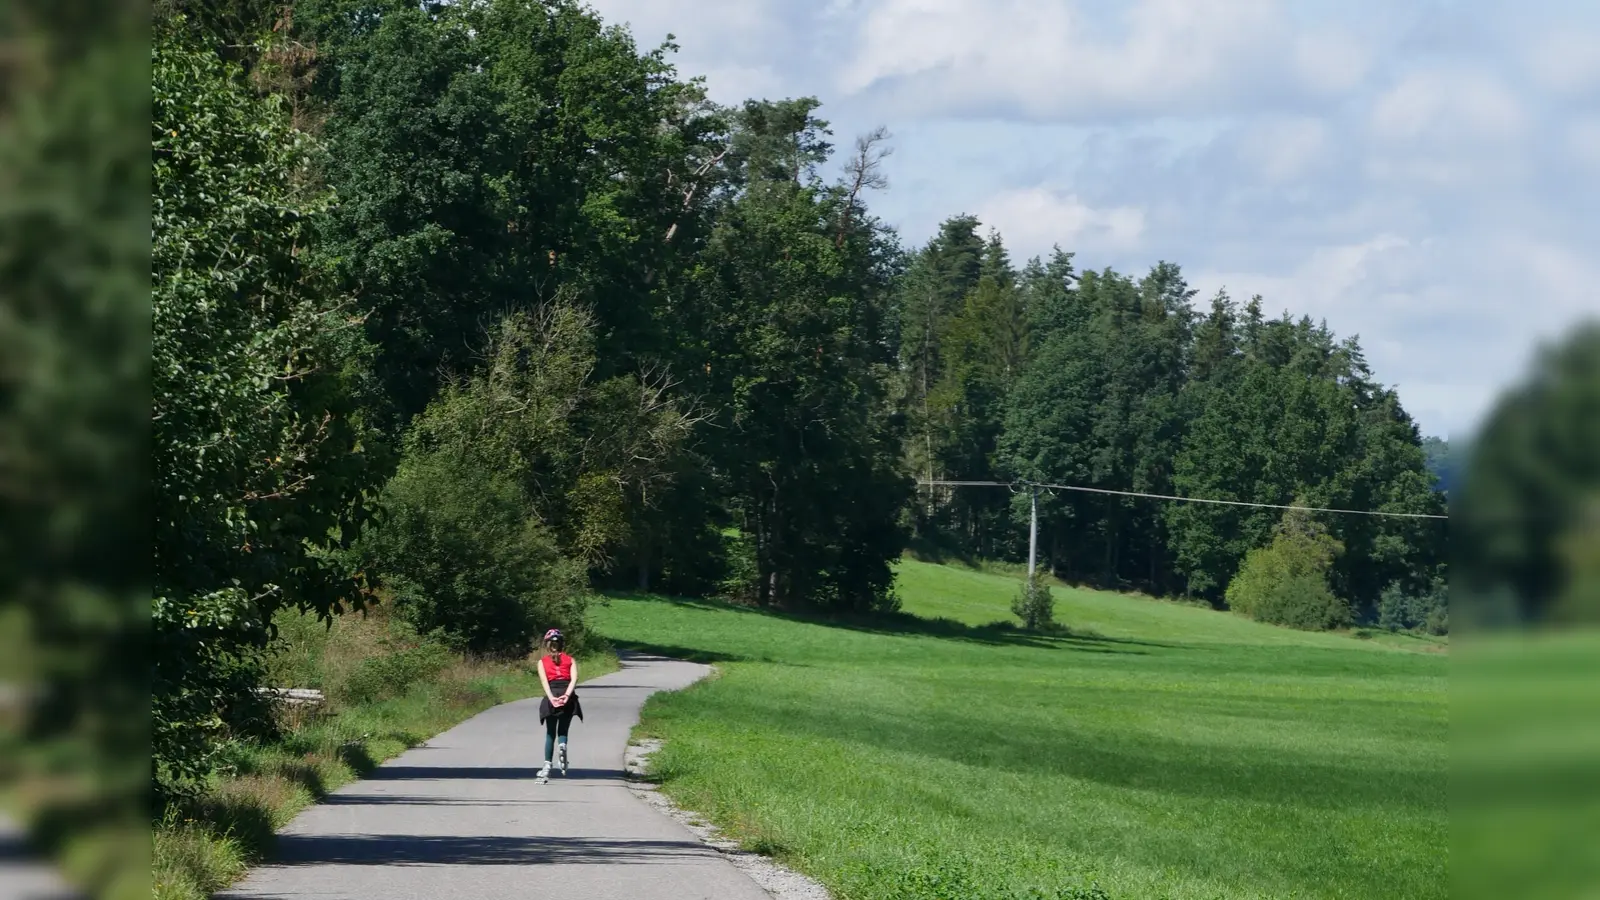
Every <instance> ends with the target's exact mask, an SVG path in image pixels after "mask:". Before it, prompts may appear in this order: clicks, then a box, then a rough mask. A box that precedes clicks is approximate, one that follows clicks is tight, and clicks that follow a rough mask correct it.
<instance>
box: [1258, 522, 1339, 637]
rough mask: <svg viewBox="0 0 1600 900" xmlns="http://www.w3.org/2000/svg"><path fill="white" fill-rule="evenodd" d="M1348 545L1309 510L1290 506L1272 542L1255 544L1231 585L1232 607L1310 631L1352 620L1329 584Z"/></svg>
mask: <svg viewBox="0 0 1600 900" xmlns="http://www.w3.org/2000/svg"><path fill="white" fill-rule="evenodd" d="M1343 549H1344V547H1343V545H1341V544H1340V543H1339V542H1338V540H1336V539H1334V538H1333V537H1332V536H1331V535H1329V534H1328V531H1327V529H1326V528H1324V527H1323V526H1322V525H1321V524H1319V523H1317V522H1316V521H1315V520H1313V519H1312V518H1311V516H1310V514H1309V513H1306V512H1303V511H1300V510H1290V511H1289V512H1287V513H1285V514H1284V517H1283V521H1282V522H1280V523H1279V524H1278V527H1277V529H1276V533H1275V535H1274V537H1273V539H1272V543H1271V544H1268V545H1267V546H1265V547H1258V548H1257V549H1255V550H1251V551H1250V552H1249V554H1248V555H1246V556H1245V560H1244V565H1242V566H1240V567H1239V573H1238V574H1237V575H1235V576H1234V577H1233V581H1232V582H1231V583H1230V584H1229V585H1228V591H1227V601H1228V607H1229V608H1230V609H1233V610H1236V611H1238V612H1242V613H1244V614H1245V615H1247V616H1249V617H1250V618H1252V619H1256V620H1257V621H1261V622H1270V623H1272V624H1274V625H1288V626H1289V627H1291V628H1300V629H1304V630H1307V631H1321V630H1327V629H1333V628H1344V627H1347V626H1349V625H1350V624H1351V623H1352V621H1353V620H1354V617H1353V616H1352V614H1351V611H1350V604H1349V603H1347V602H1345V601H1344V600H1343V599H1341V598H1340V597H1338V596H1337V595H1335V594H1334V593H1333V589H1332V588H1330V587H1329V586H1328V571H1329V570H1330V569H1332V568H1333V561H1334V559H1335V558H1336V557H1338V555H1339V553H1340V552H1342V551H1343Z"/></svg>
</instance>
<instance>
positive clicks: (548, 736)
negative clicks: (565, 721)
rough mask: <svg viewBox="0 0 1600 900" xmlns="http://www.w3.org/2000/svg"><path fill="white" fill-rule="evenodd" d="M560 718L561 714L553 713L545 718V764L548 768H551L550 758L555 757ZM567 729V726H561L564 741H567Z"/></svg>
mask: <svg viewBox="0 0 1600 900" xmlns="http://www.w3.org/2000/svg"><path fill="white" fill-rule="evenodd" d="M560 719H561V717H560V716H558V715H553V714H552V715H551V716H550V717H549V718H547V719H545V720H544V766H545V768H547V769H548V768H550V760H552V759H555V752H556V725H557V723H558V722H559V721H560ZM566 730H567V729H566V726H564V725H563V726H561V731H562V734H563V737H562V741H563V742H565V741H566V737H565V734H566Z"/></svg>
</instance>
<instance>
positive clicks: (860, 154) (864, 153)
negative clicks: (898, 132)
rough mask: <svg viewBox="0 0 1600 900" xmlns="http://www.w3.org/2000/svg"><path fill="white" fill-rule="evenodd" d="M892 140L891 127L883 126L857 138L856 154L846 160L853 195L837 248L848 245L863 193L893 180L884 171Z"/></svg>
mask: <svg viewBox="0 0 1600 900" xmlns="http://www.w3.org/2000/svg"><path fill="white" fill-rule="evenodd" d="M888 139H889V129H887V128H885V127H883V126H882V125H879V126H878V127H877V128H874V129H872V130H871V131H869V132H867V133H866V134H864V135H862V136H860V137H858V138H856V153H855V156H853V157H851V158H850V161H849V162H847V163H845V168H844V170H845V174H846V175H848V176H849V178H850V195H849V197H848V198H847V199H846V200H845V204H844V215H843V216H841V217H840V219H839V231H838V233H837V234H836V235H834V239H833V246H834V247H835V248H838V247H843V246H844V236H845V233H846V232H848V231H849V230H850V224H851V221H852V218H853V216H854V214H855V209H856V203H857V201H858V200H859V199H860V197H861V192H862V191H864V190H867V189H869V188H870V189H872V190H882V189H884V188H886V187H888V186H889V179H888V178H887V177H886V176H884V174H883V171H882V169H883V160H884V158H885V157H887V156H888V155H889V154H891V153H893V152H894V148H893V147H889V146H886V145H885V144H884V142H885V141H887V140H888Z"/></svg>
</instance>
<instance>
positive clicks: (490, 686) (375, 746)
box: [153, 609, 616, 900]
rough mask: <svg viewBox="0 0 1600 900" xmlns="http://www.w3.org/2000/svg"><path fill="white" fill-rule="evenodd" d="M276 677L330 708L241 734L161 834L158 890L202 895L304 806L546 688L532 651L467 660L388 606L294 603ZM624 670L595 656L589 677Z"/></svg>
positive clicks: (222, 884)
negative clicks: (312, 611) (315, 611)
mask: <svg viewBox="0 0 1600 900" xmlns="http://www.w3.org/2000/svg"><path fill="white" fill-rule="evenodd" d="M277 625H278V627H279V632H280V635H282V637H283V641H284V645H283V647H282V649H281V651H280V652H279V653H277V654H276V655H275V656H274V658H273V660H272V662H271V664H270V668H269V672H268V680H269V682H270V684H271V686H274V687H298V688H319V689H321V690H322V691H323V693H324V696H325V697H326V698H327V701H328V702H327V703H326V704H325V705H324V706H323V707H321V708H320V709H312V708H308V707H303V706H289V707H284V708H283V709H282V710H280V712H279V715H280V716H281V719H280V721H279V726H280V737H279V738H277V739H276V740H273V741H269V742H246V741H241V742H238V743H235V744H232V745H230V746H229V747H228V748H227V749H226V753H225V756H224V762H223V765H222V766H221V768H220V770H219V772H218V774H217V775H216V776H215V777H214V778H213V779H212V781H211V783H210V784H209V786H208V788H207V790H206V791H205V792H204V793H203V794H201V795H200V796H198V797H196V798H193V799H192V800H188V801H185V802H183V803H181V804H175V805H173V806H170V807H168V808H167V809H166V810H165V811H164V812H163V815H162V817H161V819H160V821H159V822H158V823H157V824H156V828H155V835H154V847H153V849H154V873H153V874H154V897H155V898H156V900H203V898H206V897H209V896H210V895H211V894H212V893H213V892H215V891H218V890H221V889H223V888H226V887H227V886H229V885H230V884H232V883H234V882H235V881H237V880H238V879H239V878H240V877H241V876H242V875H243V874H244V873H245V871H246V870H247V869H248V868H249V867H250V866H252V865H255V864H257V863H259V862H261V861H263V860H264V859H266V858H268V857H269V855H270V853H271V849H272V846H273V840H274V834H275V832H276V831H277V830H278V829H280V828H282V827H283V826H285V825H287V824H288V823H289V821H290V820H291V819H293V818H294V817H295V816H296V815H297V814H298V813H299V812H300V811H302V810H303V809H305V808H306V807H307V806H309V805H311V804H312V803H315V802H316V801H317V800H319V799H321V798H322V797H324V796H326V795H327V794H328V793H329V792H331V791H333V790H335V789H336V788H338V787H339V786H341V785H344V784H347V783H349V782H350V781H353V780H355V779H357V778H360V777H362V776H363V775H365V774H367V773H368V772H370V771H372V769H374V768H376V767H377V766H378V765H379V764H381V763H383V762H384V761H385V760H388V759H391V758H393V757H395V756H397V755H399V754H400V753H402V752H404V751H405V750H407V749H409V748H411V747H414V746H417V745H418V744H420V743H422V742H423V741H425V740H427V739H428V738H430V737H432V736H433V735H435V734H438V733H439V732H441V731H444V730H446V729H448V728H450V727H452V726H454V725H455V724H457V723H459V722H461V721H462V720H464V719H466V718H468V717H470V716H472V715H474V714H476V713H478V712H481V711H483V710H485V709H488V708H489V707H491V706H494V705H496V704H499V703H504V702H506V701H509V700H516V699H520V698H523V697H531V696H537V695H538V693H539V691H540V686H539V677H538V674H537V672H536V670H534V669H533V668H532V666H531V660H483V659H468V658H465V657H463V656H460V655H458V654H455V653H452V652H450V651H449V650H447V649H446V648H445V647H443V646H442V645H440V644H438V643H436V642H433V641H429V640H426V639H424V638H420V637H418V636H417V635H416V634H415V633H414V632H411V631H409V630H408V629H407V628H405V627H404V626H403V625H402V624H401V623H399V622H398V621H397V620H392V619H390V618H389V617H388V616H387V615H386V614H385V613H384V612H383V611H382V610H381V609H380V610H379V611H377V612H376V613H375V614H368V615H362V614H351V615H346V616H342V617H340V618H338V619H336V620H335V621H334V622H333V623H332V626H331V627H328V626H326V625H324V624H323V623H320V622H317V621H316V620H315V619H312V618H310V617H306V616H300V615H296V614H292V613H288V614H282V615H280V616H279V617H278V619H277ZM615 669H616V662H615V658H614V657H613V656H612V655H610V654H608V653H595V654H591V655H589V656H586V657H584V659H583V666H582V670H583V673H584V678H585V679H586V680H587V679H588V678H593V677H596V676H598V675H602V674H604V673H606V672H608V671H614V670H615Z"/></svg>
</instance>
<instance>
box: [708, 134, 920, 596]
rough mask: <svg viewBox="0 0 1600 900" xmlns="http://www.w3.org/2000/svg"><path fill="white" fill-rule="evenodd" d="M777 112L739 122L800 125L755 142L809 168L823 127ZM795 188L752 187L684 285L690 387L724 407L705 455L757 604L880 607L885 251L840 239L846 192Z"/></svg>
mask: <svg viewBox="0 0 1600 900" xmlns="http://www.w3.org/2000/svg"><path fill="white" fill-rule="evenodd" d="M807 109H808V110H809V107H807ZM780 113H783V111H782V110H774V111H772V113H771V115H767V114H765V113H763V112H762V111H761V109H760V108H759V107H750V106H747V107H746V109H745V110H744V115H743V117H742V119H741V123H742V127H744V128H745V129H747V130H748V129H760V128H768V127H772V128H780V129H791V128H793V129H796V130H793V131H785V130H780V131H768V132H763V133H761V134H759V135H757V136H753V137H752V138H750V140H752V141H755V140H756V138H757V137H758V138H759V141H757V144H758V145H759V146H762V147H765V148H767V149H765V150H764V151H763V152H764V153H771V154H776V155H777V156H778V157H780V158H784V159H797V158H803V157H804V156H805V154H806V153H807V152H810V151H808V150H807V149H806V148H808V147H810V146H812V143H813V142H814V140H815V137H814V135H815V133H816V132H820V131H821V130H822V128H823V124H822V123H820V122H816V121H814V120H811V119H810V118H809V117H806V118H805V119H804V121H800V120H796V119H795V118H794V117H793V116H792V115H788V114H786V113H783V114H780ZM787 146H793V147H794V148H798V149H794V150H792V151H782V152H780V151H781V150H782V148H783V147H787ZM797 154H798V155H797ZM753 171H755V172H759V171H761V169H760V168H759V167H758V168H757V169H755V170H753ZM788 171H790V173H791V174H793V170H792V169H790V170H788ZM799 175H800V177H802V178H804V177H808V175H807V172H806V171H805V169H804V167H801V169H800V170H799ZM788 178H789V176H788V175H785V176H784V177H783V179H778V178H776V177H772V176H771V175H770V173H769V175H768V177H764V178H759V179H752V180H750V182H749V184H748V185H747V186H746V187H745V189H744V190H743V191H742V192H741V193H740V194H739V195H738V196H737V197H735V198H734V199H733V200H732V201H731V202H730V203H729V205H728V207H727V208H726V209H725V211H724V213H723V217H722V219H721V221H720V222H719V223H718V224H717V226H716V228H715V230H714V231H713V233H712V235H711V237H710V240H709V242H708V244H707V247H706V249H705V251H704V254H703V256H702V260H701V264H700V266H699V267H698V268H697V270H696V272H695V278H694V279H693V281H692V284H691V287H692V294H691V297H692V301H691V302H693V303H694V304H696V305H697V306H698V307H699V308H700V309H701V310H703V311H705V312H704V314H705V315H706V317H707V319H708V320H709V321H708V322H707V326H708V327H707V333H706V334H705V336H704V338H703V340H704V341H705V343H704V345H703V346H704V350H703V351H702V352H703V354H704V355H703V356H701V357H699V362H700V366H701V367H703V372H704V375H703V377H697V378H695V379H694V380H693V381H692V382H691V386H693V387H698V388H700V389H702V391H703V396H707V397H710V398H714V402H715V404H716V406H715V408H714V409H713V414H714V416H715V425H716V426H717V428H718V435H717V440H716V441H715V443H714V444H713V446H712V447H710V448H708V456H709V457H710V460H711V464H712V465H713V467H714V468H715V469H716V470H718V472H719V474H720V475H721V476H722V478H724V479H725V484H726V485H727V486H728V489H729V491H730V494H731V498H730V499H731V501H732V503H731V505H732V506H733V508H734V509H735V511H736V515H737V517H738V519H737V521H738V523H739V526H740V528H741V530H742V531H744V532H745V533H747V534H749V535H750V538H751V540H752V541H753V542H754V545H755V557H756V565H757V569H758V572H759V578H758V581H757V584H756V598H757V600H758V601H759V602H761V603H766V604H772V605H777V606H814V607H819V608H822V609H831V610H870V609H882V608H886V607H888V606H891V605H892V603H893V599H892V592H891V583H892V573H891V572H890V569H889V563H890V561H891V560H893V559H895V558H897V557H898V556H899V554H900V552H901V550H902V548H903V546H904V534H903V532H902V530H901V528H900V518H899V514H900V510H901V508H902V507H903V505H904V503H905V501H906V499H907V498H908V497H909V495H910V491H909V484H908V483H907V479H906V478H905V477H904V475H903V474H901V472H900V470H899V465H898V462H899V460H898V457H899V451H900V435H899V433H898V429H897V427H896V424H895V422H894V421H893V420H892V419H891V418H890V417H889V416H888V415H887V412H888V410H887V406H888V400H887V397H886V394H885V390H884V381H885V375H886V367H887V364H888V362H889V360H888V354H887V353H886V352H885V348H884V343H883V340H882V336H883V328H884V320H883V310H882V304H883V303H884V302H886V297H887V283H888V275H889V271H888V268H887V265H888V263H887V260H886V255H887V253H888V250H887V248H886V247H885V246H884V243H883V240H882V238H881V236H880V234H879V228H880V227H879V226H878V225H876V224H875V223H873V222H871V221H863V220H861V219H856V220H854V224H852V225H851V226H850V227H849V228H848V229H845V230H841V229H842V228H843V226H842V225H841V224H840V221H841V220H840V217H841V216H842V214H843V210H842V209H840V206H841V205H842V204H843V203H845V202H847V201H848V197H847V196H841V195H840V194H839V192H837V191H832V190H829V189H826V188H824V187H823V186H821V185H820V184H817V183H816V182H815V181H812V182H811V183H798V182H796V181H793V180H788ZM691 371H693V369H691Z"/></svg>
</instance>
